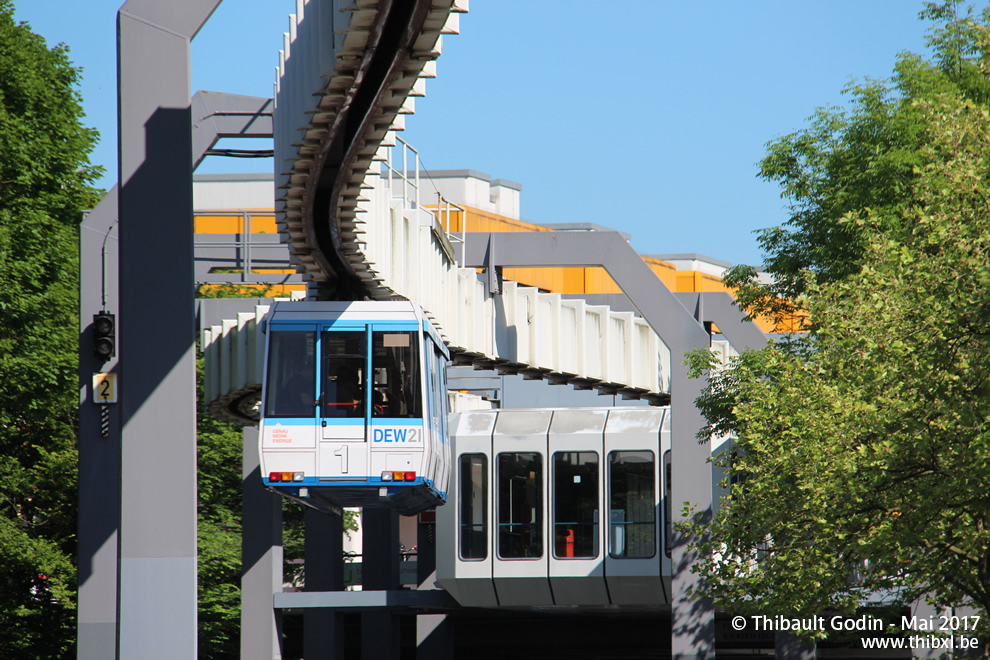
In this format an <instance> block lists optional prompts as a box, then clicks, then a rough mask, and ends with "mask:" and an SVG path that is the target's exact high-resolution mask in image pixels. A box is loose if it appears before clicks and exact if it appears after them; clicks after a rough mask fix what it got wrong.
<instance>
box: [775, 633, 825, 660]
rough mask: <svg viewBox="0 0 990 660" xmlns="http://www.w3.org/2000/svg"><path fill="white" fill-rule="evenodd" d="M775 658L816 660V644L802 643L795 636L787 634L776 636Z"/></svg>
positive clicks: (782, 659)
mask: <svg viewBox="0 0 990 660" xmlns="http://www.w3.org/2000/svg"><path fill="white" fill-rule="evenodd" d="M773 642H774V657H776V658H778V660H815V657H816V655H815V653H816V646H815V643H814V642H802V641H801V640H800V639H798V638H797V637H796V636H795V635H792V634H791V633H786V632H778V633H775V634H774V639H773Z"/></svg>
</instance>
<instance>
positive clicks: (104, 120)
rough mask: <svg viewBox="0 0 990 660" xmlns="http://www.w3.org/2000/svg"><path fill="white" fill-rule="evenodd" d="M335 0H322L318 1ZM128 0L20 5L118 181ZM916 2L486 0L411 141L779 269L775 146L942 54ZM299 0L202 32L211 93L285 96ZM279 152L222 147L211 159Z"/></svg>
mask: <svg viewBox="0 0 990 660" xmlns="http://www.w3.org/2000/svg"><path fill="white" fill-rule="evenodd" d="M312 1H314V2H315V1H316V0H312ZM121 4H122V2H121V0H86V1H85V2H80V1H79V0H15V6H16V11H15V16H16V18H17V19H18V20H24V21H28V22H29V23H30V24H31V25H32V27H33V29H34V30H35V31H36V32H38V33H40V34H41V35H43V36H44V37H45V38H46V39H47V40H48V41H49V44H50V45H51V44H55V43H59V42H64V43H66V44H68V45H69V47H70V56H71V57H72V59H73V60H74V61H75V62H76V64H77V65H79V66H81V67H83V69H84V73H83V75H84V78H83V83H82V87H81V90H82V93H83V96H84V102H85V109H86V113H87V118H86V123H87V124H88V125H90V126H94V127H96V128H97V129H99V130H100V132H101V134H102V135H103V141H102V144H101V145H100V147H99V148H98V150H97V151H96V152H95V154H94V162H96V163H98V164H101V165H103V166H105V167H106V168H107V172H108V175H107V177H106V179H105V180H104V182H103V185H104V186H105V187H109V186H110V185H112V184H113V182H114V181H116V135H115V134H116V41H115V39H116V12H117V10H118V9H119V8H120V6H121ZM920 9H921V3H920V2H914V1H913V0H806V1H801V2H798V1H796V0H788V1H783V0H777V1H771V0H749V1H746V2H743V1H742V0H737V1H735V2H729V1H719V0H711V1H709V2H706V3H688V2H676V3H675V2H668V1H666V0H626V1H625V2H621V3H606V2H589V1H585V0H473V1H472V2H471V5H470V13H468V14H465V15H462V16H461V34H460V35H457V36H449V37H446V38H445V39H444V48H443V55H442V56H441V58H440V60H439V62H438V65H437V69H438V76H437V78H436V79H435V80H430V81H428V82H427V90H426V93H427V95H426V97H425V98H421V99H417V100H416V114H415V115H413V116H411V117H408V118H407V121H406V127H407V130H406V131H405V134H404V135H403V138H404V139H406V140H407V141H409V142H411V144H413V146H415V147H416V148H417V149H419V150H420V152H421V153H422V156H423V161H424V164H425V166H426V167H427V168H435V169H451V168H471V169H475V170H480V171H482V172H486V173H488V174H490V175H492V176H493V177H495V178H504V179H511V180H513V181H517V182H519V183H521V184H522V185H523V192H522V215H523V218H524V219H526V220H530V221H532V222H537V223H544V222H547V223H549V222H595V223H598V224H602V225H606V226H609V227H613V228H615V229H619V230H622V231H625V232H628V233H629V234H631V235H632V244H633V246H634V247H635V248H636V249H637V250H638V251H639V252H640V253H643V254H656V253H675V252H699V253H703V254H707V255H709V256H712V257H716V258H719V259H723V260H725V261H730V262H732V263H750V264H754V263H759V262H760V261H761V257H760V253H759V248H758V246H757V243H756V237H755V235H754V234H753V231H754V230H756V229H760V228H763V227H769V226H774V225H779V224H782V223H783V222H784V221H785V220H786V219H787V212H786V208H785V203H784V201H783V200H781V199H780V197H779V190H778V188H777V187H776V186H775V185H773V184H769V183H766V182H763V181H761V180H759V179H758V178H757V177H756V174H757V165H756V164H757V162H758V161H759V160H760V158H761V157H762V155H763V153H764V151H765V144H766V142H767V141H769V140H771V139H773V138H775V137H777V136H780V135H784V134H787V133H790V132H792V131H794V130H797V129H799V128H801V127H802V126H803V125H804V124H805V120H806V118H807V117H808V116H809V115H811V113H812V112H813V111H814V109H815V108H816V107H818V106H822V105H829V104H841V103H843V102H844V101H845V97H844V96H842V95H841V93H840V92H841V90H842V89H843V88H844V87H845V86H846V85H847V84H848V83H849V82H850V81H852V80H854V79H855V80H862V79H863V78H864V77H873V78H882V77H886V76H887V75H889V73H890V71H891V69H892V67H893V65H894V61H895V57H896V54H897V53H898V52H900V51H904V50H909V51H914V52H923V51H924V34H925V31H926V30H927V27H928V26H927V25H926V24H924V23H922V22H921V21H919V20H918V18H917V15H918V11H919V10H920ZM293 11H295V1H294V0H225V1H224V2H223V3H222V4H221V5H220V8H219V9H218V10H217V11H216V13H215V14H214V15H213V17H212V18H211V19H210V21H209V22H208V23H207V24H206V26H205V27H204V28H203V30H202V31H201V32H200V34H199V35H198V36H197V37H196V39H195V40H194V41H193V46H192V66H193V71H192V74H193V75H192V81H193V85H192V87H193V91H195V90H198V89H205V90H210V91H218V92H229V93H236V94H249V95H254V96H270V95H271V94H272V84H273V81H274V72H275V65H276V64H277V61H278V50H279V49H280V48H281V45H282V33H283V32H285V31H286V30H287V29H288V27H287V26H288V18H287V16H288V14H289V13H292V12H293ZM259 167H260V168H265V169H268V168H270V167H271V165H270V161H261V162H258V161H243V160H231V159H219V158H210V159H208V160H207V162H206V163H204V165H203V166H201V168H200V171H207V172H223V171H249V169H251V168H254V169H257V168H259Z"/></svg>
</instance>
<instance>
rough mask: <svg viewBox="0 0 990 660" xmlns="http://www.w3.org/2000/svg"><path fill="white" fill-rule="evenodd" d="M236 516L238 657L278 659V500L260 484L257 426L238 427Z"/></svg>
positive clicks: (279, 585) (279, 502)
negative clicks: (240, 493) (240, 496)
mask: <svg viewBox="0 0 990 660" xmlns="http://www.w3.org/2000/svg"><path fill="white" fill-rule="evenodd" d="M243 466H244V467H243V473H242V476H243V479H244V504H243V510H242V516H241V533H242V537H241V660H273V659H278V658H281V657H282V611H281V610H276V609H275V608H274V607H273V594H275V593H276V592H280V591H282V498H281V497H279V496H278V495H276V494H275V493H272V492H271V491H269V490H267V489H266V488H265V487H264V486H262V484H261V466H260V461H259V456H258V427H257V426H246V427H244V460H243Z"/></svg>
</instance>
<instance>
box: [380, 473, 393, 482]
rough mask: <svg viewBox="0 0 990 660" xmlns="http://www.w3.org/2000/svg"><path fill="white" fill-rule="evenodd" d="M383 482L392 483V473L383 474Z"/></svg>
mask: <svg viewBox="0 0 990 660" xmlns="http://www.w3.org/2000/svg"><path fill="white" fill-rule="evenodd" d="M382 481H392V473H391V472H382Z"/></svg>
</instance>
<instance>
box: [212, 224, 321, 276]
mask: <svg viewBox="0 0 990 660" xmlns="http://www.w3.org/2000/svg"><path fill="white" fill-rule="evenodd" d="M274 215H275V214H274V211H197V212H195V213H194V217H195V218H196V219H204V218H239V219H240V223H239V226H238V227H237V228H236V229H235V230H234V231H213V232H211V231H197V232H196V235H195V264H196V281H197V282H198V283H200V284H220V283H229V282H240V283H251V284H259V283H261V284H286V283H301V282H302V281H303V280H302V276H301V275H298V274H296V273H295V272H294V267H293V266H292V264H290V263H289V250H288V248H287V247H286V246H285V245H284V244H283V243H281V241H280V239H279V236H278V233H277V232H276V231H275V230H274V228H273V231H272V233H261V232H255V230H254V227H253V226H252V220H253V219H254V217H255V216H258V217H266V218H273V217H274ZM259 251H264V252H265V253H266V256H265V257H260V256H258V255H257V252H259ZM217 269H222V270H221V271H218V270H217ZM256 269H271V270H289V269H292V270H293V272H291V273H255V272H254V271H255V270H256Z"/></svg>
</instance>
